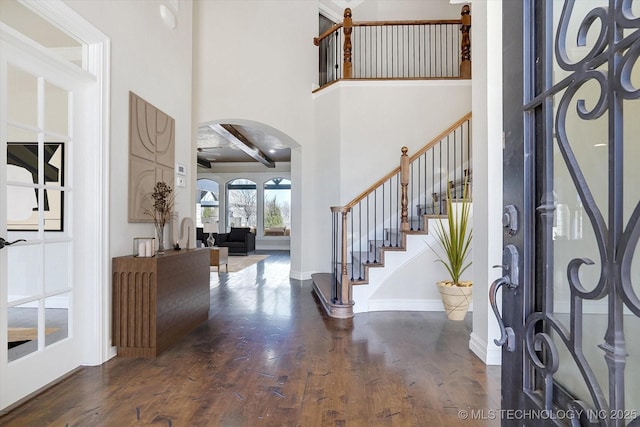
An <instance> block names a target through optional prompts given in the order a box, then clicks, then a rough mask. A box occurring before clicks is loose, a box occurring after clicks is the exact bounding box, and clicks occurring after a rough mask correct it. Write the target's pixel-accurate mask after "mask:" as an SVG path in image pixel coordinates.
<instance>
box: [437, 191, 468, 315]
mask: <svg viewBox="0 0 640 427" xmlns="http://www.w3.org/2000/svg"><path fill="white" fill-rule="evenodd" d="M468 190H469V186H468V183H467V182H465V184H464V191H463V194H464V196H463V198H462V199H461V200H457V201H456V203H455V204H454V202H453V200H452V197H451V191H450V189H449V190H448V191H447V203H446V207H447V217H446V219H442V220H440V221H436V222H435V224H436V226H435V240H436V242H437V248H433V247H432V248H431V249H432V250H433V251H434V252H435V254H436V256H437V257H438V259H437V262H440V263H441V264H442V265H444V266H445V268H446V269H447V272H448V273H449V276H450V278H449V279H447V280H443V281H440V282H438V283H437V285H438V290H439V291H440V297H441V298H442V303H443V305H444V308H445V311H446V313H447V317H448V318H449V319H451V320H462V319H464V317H465V315H466V313H467V310H468V308H469V303H470V302H471V295H472V285H473V283H472V282H470V281H462V280H461V276H462V273H464V272H465V270H467V268H469V267H470V266H471V261H469V260H468V258H469V255H470V254H471V239H472V236H473V230H472V226H471V222H470V214H471V200H470V199H469V192H468Z"/></svg>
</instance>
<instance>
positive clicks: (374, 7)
mask: <svg viewBox="0 0 640 427" xmlns="http://www.w3.org/2000/svg"><path fill="white" fill-rule="evenodd" d="M319 3H320V5H321V6H322V7H324V8H326V9H327V10H330V11H331V12H333V15H337V16H339V17H342V16H343V14H344V9H345V8H346V7H349V8H351V13H352V15H353V20H354V21H383V20H384V21H395V20H412V19H458V18H460V10H461V9H462V5H461V4H450V3H449V1H448V0H421V1H416V0H365V1H357V0H356V1H352V0H350V1H331V0H319Z"/></svg>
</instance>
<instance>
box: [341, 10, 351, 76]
mask: <svg viewBox="0 0 640 427" xmlns="http://www.w3.org/2000/svg"><path fill="white" fill-rule="evenodd" d="M342 28H343V31H344V61H343V70H344V71H343V78H345V79H350V78H351V77H352V75H353V71H352V66H351V48H352V46H351V32H352V31H353V19H352V18H351V9H350V8H346V9H345V10H344V22H343V24H342Z"/></svg>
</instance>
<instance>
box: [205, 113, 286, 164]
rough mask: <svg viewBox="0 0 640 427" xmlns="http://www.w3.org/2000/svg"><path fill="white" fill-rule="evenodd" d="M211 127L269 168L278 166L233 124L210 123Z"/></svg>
mask: <svg viewBox="0 0 640 427" xmlns="http://www.w3.org/2000/svg"><path fill="white" fill-rule="evenodd" d="M209 127H211V129H213V130H215V131H216V132H218V133H219V134H220V135H222V136H224V137H225V138H226V139H227V140H228V141H229V143H231V144H233V145H235V146H236V147H238V148H239V149H241V150H242V151H244V152H245V153H246V154H247V155H248V156H250V157H251V158H253V159H254V160H255V161H257V162H260V163H262V164H263V165H265V166H266V167H268V168H275V167H276V163H275V162H274V161H273V160H271V159H270V158H269V156H267V155H266V154H264V153H263V152H262V151H260V149H259V148H258V147H256V146H255V145H254V144H253V143H252V142H251V141H249V140H248V139H247V137H246V136H244V135H243V134H242V132H240V131H239V130H238V129H236V128H235V127H234V126H233V125H227V124H213V125H209Z"/></svg>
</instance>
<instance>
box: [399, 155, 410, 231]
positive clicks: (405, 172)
mask: <svg viewBox="0 0 640 427" xmlns="http://www.w3.org/2000/svg"><path fill="white" fill-rule="evenodd" d="M408 151H409V149H408V148H407V147H402V155H401V156H400V186H401V188H402V195H401V196H400V200H401V202H400V203H401V207H400V218H401V219H400V224H401V227H402V231H408V230H409V196H408V195H407V191H408V188H409V156H407V152H408Z"/></svg>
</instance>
